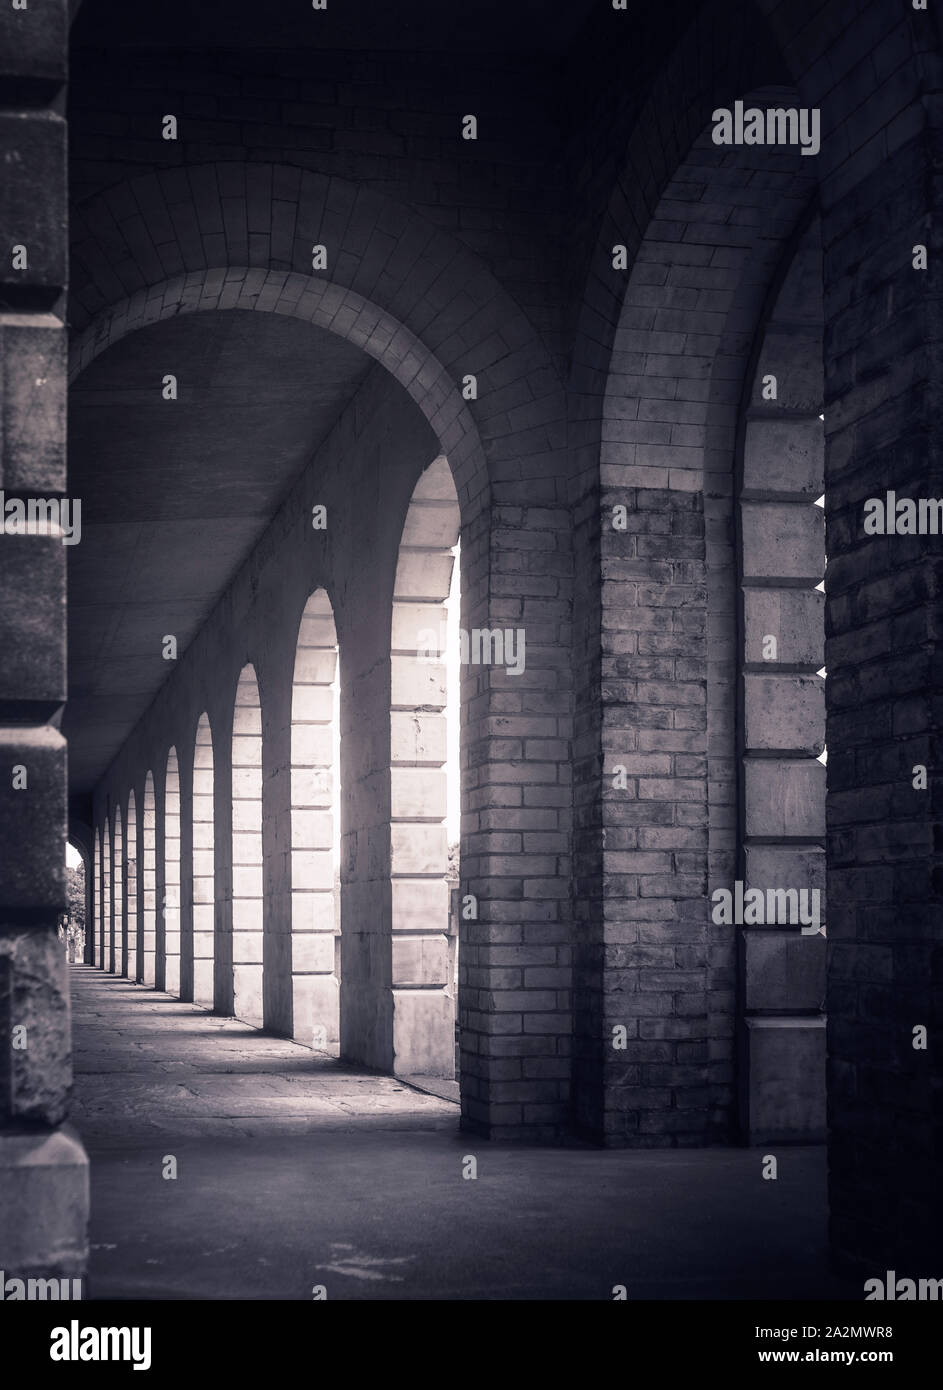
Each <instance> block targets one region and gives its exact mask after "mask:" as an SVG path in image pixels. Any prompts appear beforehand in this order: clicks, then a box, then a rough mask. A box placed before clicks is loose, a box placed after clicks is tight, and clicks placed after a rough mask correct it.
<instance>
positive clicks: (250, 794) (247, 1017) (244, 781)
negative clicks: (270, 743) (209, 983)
mask: <svg viewBox="0 0 943 1390" xmlns="http://www.w3.org/2000/svg"><path fill="white" fill-rule="evenodd" d="M195 796H196V789H195V788H194V797H195ZM195 819H196V817H195V813H194V820H195ZM203 848H204V846H203V844H202V841H200V842H198V841H197V839H196V836H194V855H196V854H197V852H198V850H201V851H202V849H203ZM195 875H196V869H195V868H194V877H195ZM195 901H196V896H195V894H194V902H195ZM194 930H195V928H194ZM195 954H196V952H195V950H194V955H195ZM262 971H263V891H262V707H261V703H260V701H259V685H258V681H257V679H256V675H255V670H254V669H253V667H252V665H251V663H249V664H248V665H246V666H244V667H243V668H242V671H241V672H240V675H239V682H238V684H237V686H236V694H235V700H234V705H233V729H232V977H233V983H232V991H233V996H232V997H233V1004H232V1009H233V1014H234V1015H235V1017H236V1018H239V1019H242V1020H243V1022H245V1023H250V1024H252V1025H253V1026H254V1027H256V1028H261V1027H262V1024H263V1004H262Z"/></svg>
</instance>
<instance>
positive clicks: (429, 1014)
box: [390, 456, 461, 1077]
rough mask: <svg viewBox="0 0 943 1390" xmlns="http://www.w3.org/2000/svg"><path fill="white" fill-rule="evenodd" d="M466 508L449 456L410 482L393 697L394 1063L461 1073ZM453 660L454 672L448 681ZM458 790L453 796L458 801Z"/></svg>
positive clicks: (405, 1068)
mask: <svg viewBox="0 0 943 1390" xmlns="http://www.w3.org/2000/svg"><path fill="white" fill-rule="evenodd" d="M460 525H461V517H460V512H459V505H458V496H457V493H456V490H455V483H454V481H453V479H452V472H451V469H450V468H449V464H448V460H447V459H446V458H444V457H442V456H440V457H439V458H437V459H435V460H434V461H433V463H431V464H430V466H429V467H428V468H427V469H426V470H425V472H424V473H423V474H422V476H421V477H420V479H419V481H418V482H417V484H416V487H415V489H414V491H413V495H412V500H411V502H410V504H409V510H408V512H407V514H406V521H405V525H404V527H403V534H402V538H401V541H400V548H399V558H398V562H397V566H396V579H395V583H394V588H393V613H392V632H391V648H390V652H391V655H390V660H391V705H390V875H391V879H392V988H393V1069H394V1071H395V1072H397V1073H398V1074H400V1075H417V1076H423V1075H425V1076H440V1077H452V1076H454V1075H455V1057H456V980H457V920H456V919H457V914H456V913H455V912H454V911H453V898H457V891H455V889H454V888H453V884H455V885H456V886H457V876H458V875H457V858H458V852H457V851H458V846H457V845H456V846H455V851H454V853H453V856H452V858H453V861H454V867H453V868H452V872H451V873H450V862H449V861H450V854H449V838H448V832H449V806H450V796H449V781H450V778H457V776H458V768H457V767H456V766H452V765H450V763H451V760H450V758H449V718H448V715H449V703H450V701H449V692H450V689H452V690H453V691H455V689H456V687H457V679H458V664H459V662H460V658H461V650H460V643H459V641H458V640H457V638H458V636H459V626H458V624H459V613H458V605H459V593H458V581H457V577H456V581H455V584H454V585H453V574H454V572H455V570H456V569H457V566H456V557H457V554H458V544H459V531H460ZM450 671H451V680H450ZM454 799H455V798H454V797H453V798H452V800H453V803H454Z"/></svg>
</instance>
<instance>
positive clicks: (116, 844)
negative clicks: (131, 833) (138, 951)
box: [108, 806, 125, 975]
mask: <svg viewBox="0 0 943 1390" xmlns="http://www.w3.org/2000/svg"><path fill="white" fill-rule="evenodd" d="M112 846H113V852H114V863H113V866H112V879H111V898H112V909H111V939H110V941H109V943H108V969H109V971H110V972H111V974H112V975H120V974H121V963H122V960H121V957H122V942H123V934H124V930H125V926H124V922H125V918H124V872H123V868H124V864H123V855H124V836H123V835H122V833H121V807H120V806H116V807H115V829H114V840H113V841H112Z"/></svg>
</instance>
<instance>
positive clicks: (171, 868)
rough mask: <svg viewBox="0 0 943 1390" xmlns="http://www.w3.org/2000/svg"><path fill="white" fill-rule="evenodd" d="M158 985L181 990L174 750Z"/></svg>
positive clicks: (167, 796)
mask: <svg viewBox="0 0 943 1390" xmlns="http://www.w3.org/2000/svg"><path fill="white" fill-rule="evenodd" d="M155 983H156V985H157V988H158V989H163V990H166V991H167V993H168V994H179V993H180V767H179V764H178V762H177V750H176V748H171V750H170V752H169V753H168V754H167V775H166V778H165V779H164V901H163V902H162V903H161V911H160V919H159V924H158V928H157V969H156V981H155Z"/></svg>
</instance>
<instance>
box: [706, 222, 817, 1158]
mask: <svg viewBox="0 0 943 1390" xmlns="http://www.w3.org/2000/svg"><path fill="white" fill-rule="evenodd" d="M778 279H779V281H780V283H779V284H777V285H776V286H775V288H774V293H773V295H772V296H771V298H772V304H771V309H770V312H769V314H768V316H767V318H766V321H765V323H764V324H763V325H762V328H761V330H760V332H759V334H758V335H757V341H756V344H755V347H754V370H753V371H752V373H751V375H750V377H749V379H748V381H747V383H746V390H745V393H744V399H743V403H742V411H741V414H742V418H741V422H740V429H739V438H738V450H737V453H738V458H737V464H738V468H737V475H738V476H737V488H736V493H737V495H736V508H737V510H736V514H735V523H736V527H735V534H736V540H737V547H736V549H737V554H736V576H735V578H736V583H737V586H738V594H737V603H736V606H737V613H738V626H737V659H736V663H735V670H736V685H737V692H736V700H734V699H733V698H732V697H733V694H734V692H733V691H732V690H729V689H726V688H724V687H723V686H721V687H720V688H719V689H718V690H717V691H712V692H711V705H712V709H716V708H718V706H720V707H722V706H723V705H724V704H727V705H728V707H732V706H734V705H735V704H736V703H739V710H740V713H741V716H742V717H741V718H740V719H738V735H737V741H736V745H737V746H736V750H735V751H736V757H737V818H736V827H735V840H736V843H735V844H734V845H732V846H730V849H731V851H732V852H731V853H730V855H729V856H728V855H727V854H724V855H723V856H722V855H721V854H720V853H718V854H716V855H715V856H714V864H713V869H714V874H713V876H712V882H711V885H710V886H711V888H712V889H713V888H714V887H715V882H714V880H715V879H716V886H717V887H719V888H728V889H729V888H730V886H731V885H732V884H734V883H735V882H741V883H742V884H743V889H744V892H749V891H750V890H759V891H760V892H761V893H762V894H763V895H764V900H765V903H766V904H767V906H766V907H765V908H764V912H763V916H762V918H761V921H762V925H758V924H757V925H750V924H747V923H744V925H743V927H742V929H741V930H739V931H738V932H737V936H738V965H739V970H738V976H739V978H738V1000H737V1006H738V1019H737V1028H738V1073H739V1088H738V1089H739V1127H740V1135H741V1137H742V1138H743V1139H744V1140H745V1141H746V1142H747V1143H751V1144H769V1143H776V1142H793V1143H795V1142H797V1141H798V1142H807V1143H808V1142H814V1141H816V1140H822V1139H824V1137H825V1017H824V1014H823V1008H824V1001H825V940H824V936H822V935H821V934H819V930H818V929H819V928H823V927H824V921H825V915H824V902H823V891H824V888H825V768H824V766H823V764H822V759H823V757H824V752H823V750H824V742H825V685H824V679H823V677H824V674H825V672H824V661H825V613H824V610H825V594H824V587H825V585H824V575H825V543H824V528H823V513H822V510H821V508H822V506H824V503H825V497H824V488H825V473H824V468H825V425H824V423H823V422H824V414H823V413H822V412H823V411H824V371H823V344H822V337H823V299H822V248H821V226H820V223H819V219H818V218H817V217H816V218H814V219H813V220H812V221H811V223H810V225H809V226H808V227H807V228H806V229H805V231H804V232H803V234H802V236H801V237H800V238H799V240H798V245H794V246H791V247H790V248H789V251H788V254H787V257H786V264H785V267H784V273H782V274H781V275H780V276H779V277H778ZM711 558H712V556H711V550H710V548H709V549H708V564H709V566H710V561H711ZM715 722H718V721H715ZM730 833H731V834H733V833H734V827H731V830H730ZM725 849H726V846H725ZM771 892H772V893H773V894H775V895H776V896H775V897H770V893H771ZM779 894H785V897H784V898H783V899H782V901H780V899H779V896H778V895H779ZM793 909H795V910H793ZM813 922H814V929H813ZM800 925H801V927H802V930H801V931H800V929H799V927H800ZM807 928H809V929H808V930H807ZM810 936H816V938H817V939H815V940H810V939H809V937H810ZM785 1059H788V1062H787V1061H786V1060H785ZM800 1077H801V1078H802V1080H801V1084H797V1079H798V1078H800Z"/></svg>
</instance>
